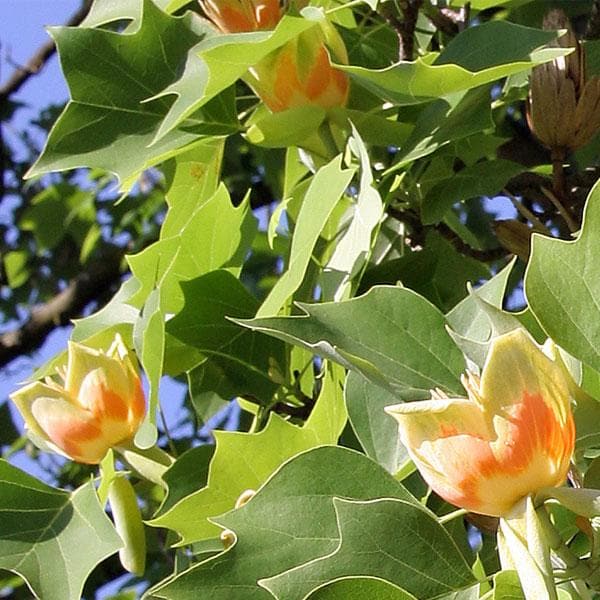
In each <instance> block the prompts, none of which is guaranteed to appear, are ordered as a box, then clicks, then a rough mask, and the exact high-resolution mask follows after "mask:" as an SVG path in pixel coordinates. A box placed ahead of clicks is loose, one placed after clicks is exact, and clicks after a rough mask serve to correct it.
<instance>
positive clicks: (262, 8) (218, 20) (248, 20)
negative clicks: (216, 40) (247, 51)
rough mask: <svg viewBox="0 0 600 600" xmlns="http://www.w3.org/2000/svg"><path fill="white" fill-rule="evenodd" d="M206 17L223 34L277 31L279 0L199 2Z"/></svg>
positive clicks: (200, 0) (279, 9) (279, 16)
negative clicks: (263, 30) (264, 30)
mask: <svg viewBox="0 0 600 600" xmlns="http://www.w3.org/2000/svg"><path fill="white" fill-rule="evenodd" d="M199 2H200V6H201V7H202V10H203V11H204V13H205V14H206V16H207V17H208V18H209V19H210V20H211V21H212V22H213V23H214V24H215V25H216V26H217V27H218V28H219V29H220V30H221V31H222V32H223V33H240V32H243V31H258V30H260V29H275V26H276V25H277V23H278V22H279V20H280V19H281V8H280V7H279V0H199Z"/></svg>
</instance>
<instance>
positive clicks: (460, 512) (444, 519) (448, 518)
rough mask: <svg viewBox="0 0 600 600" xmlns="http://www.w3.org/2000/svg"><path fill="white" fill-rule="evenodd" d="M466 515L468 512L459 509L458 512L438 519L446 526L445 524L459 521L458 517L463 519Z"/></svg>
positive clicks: (455, 511)
mask: <svg viewBox="0 0 600 600" xmlns="http://www.w3.org/2000/svg"><path fill="white" fill-rule="evenodd" d="M466 514H467V511H466V510H465V509H464V508H459V509H458V510H454V511H452V512H450V513H448V514H447V515H442V516H441V517H438V520H439V522H440V523H441V524H442V525H444V524H445V523H449V522H450V521H452V520H454V519H457V518H458V517H462V516H463V515H466Z"/></svg>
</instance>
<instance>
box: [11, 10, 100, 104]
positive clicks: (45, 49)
mask: <svg viewBox="0 0 600 600" xmlns="http://www.w3.org/2000/svg"><path fill="white" fill-rule="evenodd" d="M91 4H92V0H84V1H83V2H82V4H81V7H80V8H79V10H78V11H77V12H75V13H73V15H72V16H71V18H70V19H69V20H68V21H67V23H66V26H68V27H74V26H75V25H79V23H81V21H83V19H85V17H86V15H87V14H88V11H89V10H90V6H91ZM55 52H56V44H55V43H54V40H48V41H47V42H46V43H45V44H42V45H41V46H40V47H39V48H38V49H37V50H36V52H35V53H34V54H33V56H32V57H31V58H30V59H29V60H28V61H27V62H26V63H25V64H24V65H22V66H20V67H18V68H17V69H15V71H14V72H13V74H12V75H11V76H10V77H9V78H8V80H7V81H6V83H4V84H3V85H1V86H0V102H4V100H6V99H7V98H8V97H9V96H11V95H12V94H14V93H15V92H18V91H19V90H20V89H21V87H22V86H23V84H24V83H25V82H26V81H27V80H28V79H29V78H30V77H31V76H32V75H35V74H36V73H39V72H40V71H41V70H42V68H43V67H44V65H45V64H46V63H47V62H48V59H49V58H50V57H51V56H53V55H54V53H55Z"/></svg>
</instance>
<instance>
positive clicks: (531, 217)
mask: <svg viewBox="0 0 600 600" xmlns="http://www.w3.org/2000/svg"><path fill="white" fill-rule="evenodd" d="M503 192H504V194H506V196H507V197H508V198H509V199H510V201H511V202H512V203H513V206H514V207H515V208H516V209H517V211H518V212H519V214H520V215H521V216H523V217H525V218H526V219H527V220H528V221H529V222H530V223H531V224H532V225H533V226H534V228H535V229H536V230H538V231H540V232H544V233H545V234H546V235H549V236H550V237H552V232H551V231H550V229H548V227H546V225H544V223H542V222H541V221H540V220H539V219H538V217H537V215H536V214H535V213H533V212H532V211H530V210H529V209H528V208H527V207H526V206H525V205H524V204H523V203H522V202H519V200H518V199H517V197H516V196H514V195H513V194H512V193H511V192H510V191H508V190H507V189H506V188H504V190H503Z"/></svg>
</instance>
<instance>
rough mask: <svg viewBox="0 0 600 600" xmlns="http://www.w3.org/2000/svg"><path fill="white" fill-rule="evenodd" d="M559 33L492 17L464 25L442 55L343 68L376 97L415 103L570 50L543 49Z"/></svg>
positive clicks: (504, 75) (508, 73)
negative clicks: (384, 65) (380, 65)
mask: <svg viewBox="0 0 600 600" xmlns="http://www.w3.org/2000/svg"><path fill="white" fill-rule="evenodd" d="M555 37H556V33H555V32H553V31H542V30H540V29H533V28H531V27H523V26H522V25H517V24H515V23H509V22H507V21H499V20H494V21H488V22H486V23H483V24H481V25H478V26H476V27H469V28H467V29H465V30H464V31H463V32H461V33H460V34H459V35H457V36H456V37H455V38H454V39H453V40H452V41H451V42H450V43H449V44H448V46H447V47H446V49H445V50H444V52H442V54H440V55H438V54H436V53H433V52H432V53H429V54H428V55H426V56H424V57H423V58H418V59H417V60H416V61H414V62H408V61H406V62H401V63H397V64H395V65H392V66H391V67H387V68H386V69H381V70H370V69H365V68H363V67H356V66H343V65H339V68H340V69H343V70H344V71H346V72H348V73H349V74H350V75H351V76H352V77H353V78H354V79H355V80H356V81H357V82H358V83H360V84H361V85H363V86H364V87H366V88H367V89H369V90H370V91H372V92H373V93H374V94H376V95H377V96H378V97H381V98H383V99H385V100H388V101H390V102H393V103H394V104H398V105H406V104H417V103H420V102H425V101H427V100H430V99H432V98H439V97H440V96H446V95H447V94H451V93H454V92H459V91H465V90H469V89H472V88H475V87H478V86H480V85H483V84H487V83H491V82H493V81H496V80H498V79H501V78H502V77H506V76H508V75H511V74H513V73H519V72H521V71H526V70H528V69H530V68H531V67H532V66H534V65H537V64H541V63H543V62H547V61H549V60H552V59H553V58H555V57H557V56H562V55H564V54H566V53H568V50H566V49H564V48H562V49H559V48H542V46H544V45H545V44H548V43H549V42H551V41H552V40H553V39H554V38H555ZM499 39H501V40H502V41H503V42H502V43H501V44H498V43H497V40H499ZM473 48H477V51H476V52H474V51H473Z"/></svg>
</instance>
